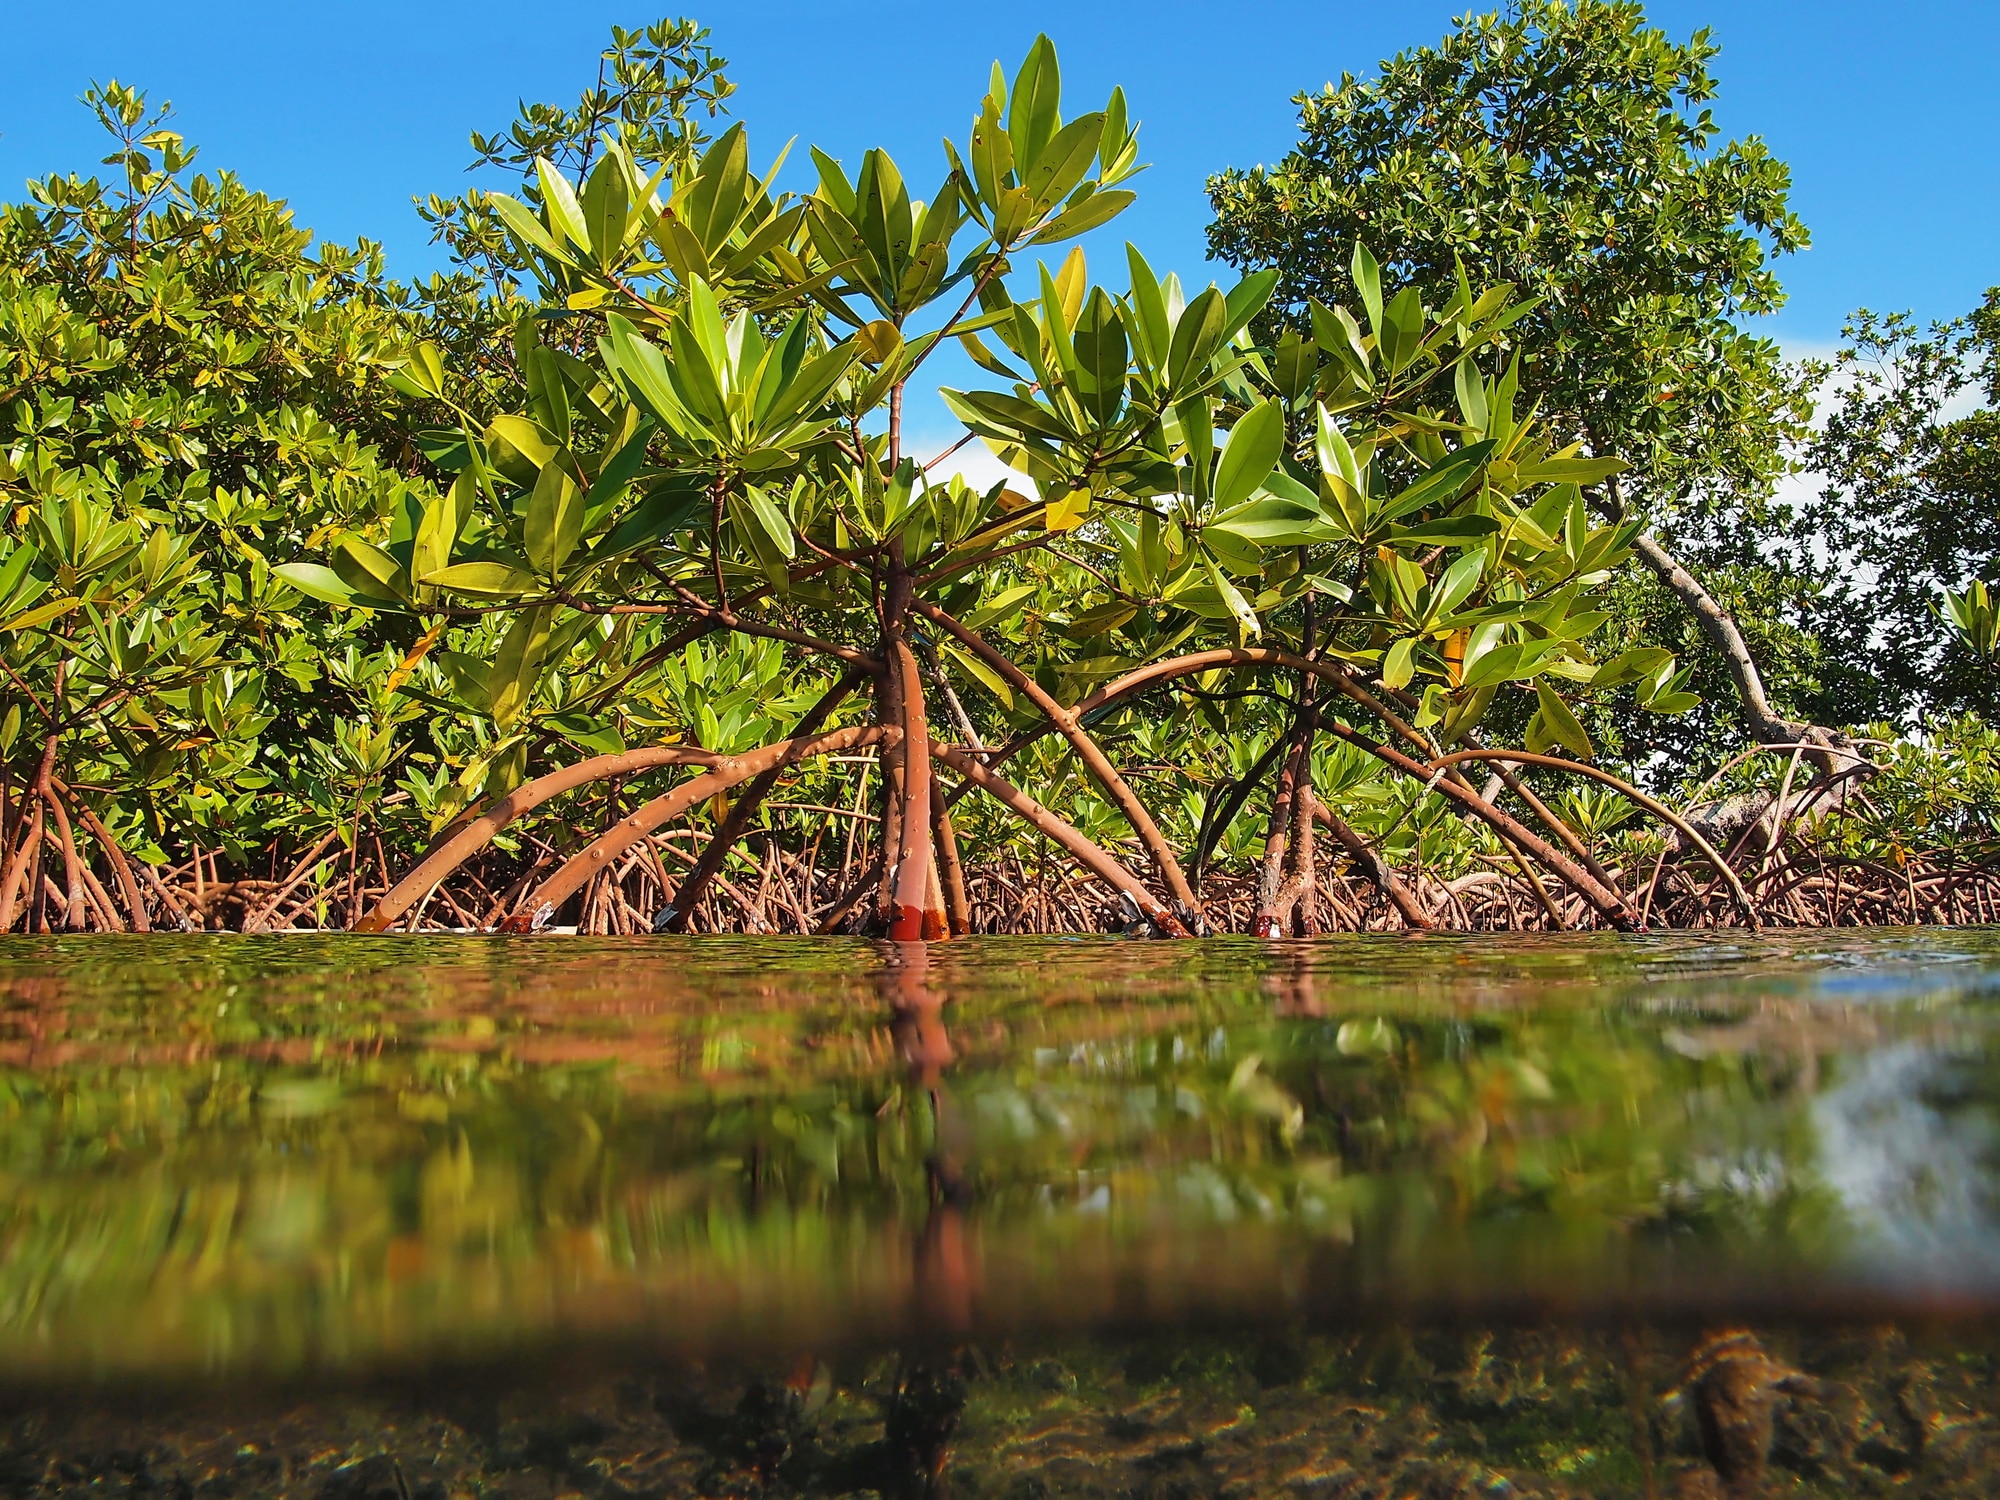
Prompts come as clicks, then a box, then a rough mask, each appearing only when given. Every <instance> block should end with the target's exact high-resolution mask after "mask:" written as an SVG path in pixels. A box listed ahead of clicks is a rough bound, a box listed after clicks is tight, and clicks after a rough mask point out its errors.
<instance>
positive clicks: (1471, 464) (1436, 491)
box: [1377, 439, 1493, 521]
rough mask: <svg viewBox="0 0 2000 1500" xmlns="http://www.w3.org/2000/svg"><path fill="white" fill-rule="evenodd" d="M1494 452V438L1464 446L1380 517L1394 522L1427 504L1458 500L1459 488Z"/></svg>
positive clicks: (1470, 480)
mask: <svg viewBox="0 0 2000 1500" xmlns="http://www.w3.org/2000/svg"><path fill="white" fill-rule="evenodd" d="M1492 452H1493V442H1492V440H1491V439H1487V440H1485V441H1482V442H1477V443H1470V444H1468V445H1467V446H1465V447H1463V448H1460V449H1459V450H1458V451H1457V452H1456V453H1454V454H1452V455H1451V456H1450V457H1449V458H1447V459H1445V460H1444V461H1443V462H1442V463H1440V464H1437V465H1436V466H1435V467H1433V468H1432V469H1431V470H1430V471H1429V472H1428V473H1427V474H1425V475H1424V477H1423V478H1421V479H1419V480H1418V481H1417V482H1416V483H1415V484H1413V485H1411V486H1410V487H1409V488H1408V489H1406V490H1404V491H1403V492H1402V493H1401V494H1400V495H1398V496H1396V498H1395V499H1393V500H1391V501H1390V502H1389V503H1388V504H1387V505H1385V506H1383V507H1382V513H1381V515H1380V516H1379V517H1378V518H1377V519H1378V520H1380V521H1394V520H1398V519H1400V518H1401V517H1403V516H1406V515H1408V514H1410V513H1411V512H1412V511H1417V510H1422V509H1424V507H1426V506H1429V505H1438V504H1442V503H1444V502H1445V501H1449V500H1455V499H1456V498H1457V497H1458V494H1459V491H1461V490H1463V489H1464V488H1465V487H1466V486H1467V485H1468V484H1470V483H1471V482H1472V478H1473V476H1474V475H1475V474H1477V473H1478V472H1479V469H1480V467H1481V465H1483V464H1484V463H1485V462H1486V460H1487V458H1488V457H1489V456H1490V455H1491V454H1492Z"/></svg>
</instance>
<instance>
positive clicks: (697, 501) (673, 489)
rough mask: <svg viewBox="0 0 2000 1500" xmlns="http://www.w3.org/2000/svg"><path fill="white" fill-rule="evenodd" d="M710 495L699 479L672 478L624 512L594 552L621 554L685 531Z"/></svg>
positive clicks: (598, 554) (609, 555)
mask: <svg viewBox="0 0 2000 1500" xmlns="http://www.w3.org/2000/svg"><path fill="white" fill-rule="evenodd" d="M707 498H708V497H707V492H706V491H705V490H704V488H703V487H702V486H701V485H700V483H698V482H697V481H694V480H682V479H676V480H673V481H670V482H669V483H667V484H665V485H662V486H661V487H660V488H658V489H655V490H654V491H652V492H651V493H650V494H648V495H647V496H646V498H645V499H644V500H641V501H640V502H639V503H638V504H637V505H636V506H634V507H633V508H632V510H631V511H630V512H628V513H627V514H626V515H624V516H621V517H620V518H619V520H618V524H617V525H616V526H613V527H612V528H611V530H610V532H609V533H607V534H606V536H605V538H604V540H603V541H602V542H600V543H598V544H597V546H596V548H595V549H594V552H593V555H594V556H595V557H597V558H598V559H599V560H603V559H607V558H613V557H618V556H621V555H622V554H624V553H627V552H633V551H637V550H638V549H639V548H641V547H643V546H646V545H647V544H648V543H650V542H658V541H662V540H664V539H665V538H667V537H670V536H672V535H673V534H674V533H675V532H677V531H683V530H685V529H686V528H687V527H688V526H689V525H691V524H692V523H693V521H694V519H695V517H696V516H697V515H698V514H699V513H700V512H701V510H702V509H703V507H704V505H705V504H706V501H707Z"/></svg>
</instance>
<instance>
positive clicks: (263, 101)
mask: <svg viewBox="0 0 2000 1500" xmlns="http://www.w3.org/2000/svg"><path fill="white" fill-rule="evenodd" d="M689 3H692V0H689ZM1464 8H1465V6H1464V4H1463V0H1460V3H1457V4H1452V3H1434V0H1375V3H1370V4H1356V3H1349V0H1318V3H1292V0H1237V3H1233V4H1223V5H1214V4H1210V5H1194V4H1181V3H1154V4H1146V5H1111V4H1099V3H1091V0H1069V3H1066V4H1062V5H1046V4H1016V5H1013V6H1010V7H997V8H995V7H975V6H958V5H953V4H949V3H945V4H938V3H930V4H907V3H884V4H874V5H855V4H841V3H837V0H820V3H815V4H794V3H779V0H717V3H711V5H710V6H709V8H708V9H707V10H706V11H705V12H703V11H696V12H695V13H696V14H698V15H699V16H700V17H701V19H702V20H703V21H704V22H705V23H706V24H708V25H710V26H711V27H712V28H713V30H714V33H715V36H714V42H715V45H716V47H717V48H718V50H719V51H721V52H722V54H723V55H724V56H726V57H728V58H729V59H730V62H731V68H730V72H731V75H732V76H733V78H734V79H735V80H736V82H737V84H738V86H739V92H738V94H737V96H736V98H735V100H734V101H733V102H734V107H735V110H736V113H737V114H738V115H739V116H740V117H741V118H743V119H745V120H746V121H747V122H748V124H749V127H750V130H751V139H752V149H753V154H754V155H755V156H756V157H757V158H759V159H760V160H762V159H766V158H767V157H768V154H769V153H771V152H773V151H775V150H776V148H777V147H778V146H780V145H781V144H782V143H783V142H784V141H785V139H786V138H787V137H790V136H794V135H796V136H798V137H799V139H800V144H801V149H800V150H799V151H798V153H797V157H796V159H797V160H798V161H800V162H802V161H803V160H804V151H803V149H802V148H803V145H804V144H805V143H807V142H816V143H818V144H820V145H821V146H822V147H824V148H825V149H827V150H829V151H831V152H832V153H833V154H835V155H837V156H844V157H846V158H848V159H849V160H850V162H851V161H852V160H853V159H854V158H855V157H856V156H858V155H859V153H860V152H861V151H862V150H863V149H865V148H866V147H868V146H871V145H882V146H886V147H888V148H889V149H890V150H891V151H892V152H893V153H894V154H895V155H896V157H897V159H898V161H899V162H900V163H901V164H902V165H903V167H904V170H905V172H906V173H907V175H909V176H910V177H911V178H913V179H914V181H913V183H912V186H913V189H915V190H918V191H920V192H922V193H923V194H924V195H925V196H928V190H929V188H930V186H931V184H932V180H933V179H935V178H936V177H938V176H940V175H941V173H942V156H941V153H940V151H939V148H938V145H937V142H938V139H939V137H940V136H941V135H943V134H945V133H947V132H949V133H951V134H952V135H954V136H955V137H959V138H962V137H963V136H964V134H965V129H966V126H967V124H968V122H969V120H970V118H971V112H972V108H973V106H974V104H975V103H976V101H977V99H978V97H979V95H980V94H981V93H982V92H983V91H984V85H985V79H986V71H987V68H988V65H989V64H990V62H991V61H992V60H993V59H994V58H995V57H999V58H1002V59H1004V60H1005V61H1006V62H1007V63H1008V65H1009V67H1010V68H1011V67H1012V65H1013V64H1014V63H1015V62H1016V61H1018V59H1019V58H1020V56H1021V54H1022V53H1023V52H1024V51H1025V49H1026V46H1027V44H1028V42H1029V40H1030V39H1031V38H1032V36H1033V35H1034V33H1035V32H1036V31H1037V30H1047V31H1048V32H1049V33H1050V34H1051V35H1052V36H1053V37H1054V38H1055V40H1056V43H1057V46H1058V48H1059V49H1060V51H1061V55H1062V62H1063V72H1064V83H1065V93H1066V96H1067V98H1066V103H1068V104H1069V109H1068V110H1067V112H1069V113H1077V112H1080V111H1081V110H1082V109H1084V108H1086V107H1088V108H1095V107H1097V106H1098V105H1099V104H1101V102H1102V100H1103V97H1104V96H1105V95H1106V94H1107V93H1108V92H1109V90H1110V88H1111V86H1112V85H1113V84H1114V83H1120V84H1123V85H1124V87H1125V89H1126V92H1127V94H1128V96H1129V97H1130V99H1131V101H1132V109H1133V113H1134V115H1135V116H1136V117H1137V118H1138V119H1140V120H1142V121H1143V123H1144V128H1143V130H1142V133H1141V138H1140V139H1141V144H1142V158H1143V159H1144V160H1147V161H1150V162H1152V163H1153V167H1152V170H1151V171H1149V172H1148V173H1146V174H1145V176H1144V177H1142V178H1141V179H1140V181H1139V182H1138V183H1137V184H1135V185H1136V186H1138V187H1139V188H1140V190H1141V196H1140V201H1139V203H1138V204H1137V205H1136V206H1135V207H1134V208H1133V209H1132V210H1131V211H1129V212H1128V213H1127V214H1126V215H1125V216H1124V217H1123V218H1121V219H1120V220H1119V221H1118V222H1117V223H1116V224H1115V225H1113V226H1112V227H1111V229H1110V230H1109V231H1105V232H1100V234H1099V235H1098V236H1096V237H1094V238H1093V242H1092V246H1093V251H1094V259H1096V260H1098V261H1099V262H1100V264H1099V265H1098V267H1097V268H1098V269H1099V270H1100V272H1101V274H1102V275H1103V276H1104V279H1106V280H1108V281H1113V282H1120V281H1122V280H1123V271H1122V266H1119V265H1116V264H1115V263H1102V262H1103V258H1104V257H1105V256H1106V254H1107V253H1110V252H1115V250H1116V245H1117V242H1118V241H1120V240H1123V239H1127V238H1129V239H1132V240H1134V241H1136V242H1137V243H1138V244H1139V245H1140V246H1141V247H1142V248H1143V249H1144V250H1145V251H1146V253H1147V255H1148V257H1149V259H1150V260H1151V261H1152V263H1153V264H1154V266H1155V267H1156V268H1159V269H1161V270H1165V269H1169V268H1177V269H1179V270H1180V271H1181V273H1182V275H1183V277H1184V278H1186V279H1189V280H1192V281H1195V282H1198V283H1199V282H1205V281H1207V280H1208V279H1209V278H1210V277H1211V276H1213V275H1216V274H1218V270H1217V268H1212V267H1209V266H1207V265H1205V264H1204V262H1203V261H1202V247H1203V240H1202V229H1203V226H1204V224H1205V223H1206V221H1207V213H1206V206H1205V202H1204V200H1203V197H1202V191H1201V186H1202V181H1203V178H1204V177H1205V176H1206V175H1207V174H1208V173H1209V172H1211V171H1214V170H1215V169H1217V168H1219V167H1222V166H1225V165H1249V164H1252V163H1255V162H1258V161H1273V160H1276V159H1277V158H1278V157H1280V156H1281V155H1283V153H1284V151H1285V150H1286V148H1287V146H1288V144H1289V143H1290V141H1291V139H1292V137H1293V108H1292V105H1291V102H1290V100H1291V96H1292V95H1293V94H1294V93H1296V92H1298V91H1299V90H1300V89H1302V88H1311V87H1317V86H1318V85H1320V84H1322V83H1324V82H1325V81H1326V80H1327V79H1329V78H1331V77H1337V76H1338V75H1339V74H1340V73H1341V72H1342V71H1343V70H1352V71H1356V72H1364V73H1365V72H1367V71H1369V70H1371V69H1372V68H1373V67H1374V65H1375V64H1376V62H1377V61H1378V60H1379V59H1380V58H1382V57H1384V56H1387V55H1388V54H1390V53H1392V52H1395V51H1397V50H1400V49H1402V48H1404V47H1409V46H1416V45H1420V44H1424V43H1428V42H1432V41H1435V40H1436V39H1437V38H1438V37H1439V36H1440V35H1442V34H1443V33H1444V32H1445V31H1446V30H1447V29H1448V26H1449V23H1450V19H1451V17H1452V15H1453V14H1454V13H1455V12H1457V11H1459V10H1462V9H1464ZM1650 14H1651V16H1652V19H1653V20H1654V21H1655V23H1656V24H1659V25H1662V26H1664V27H1666V28H1667V29H1668V30H1669V31H1670V32H1672V33H1673V34H1675V35H1676V36H1685V35H1686V34H1687V33H1689V32H1690V31H1692V30H1693V29H1695V28H1696V27H1698V26H1702V25H1707V26H1709V27H1711V28H1712V29H1713V31H1714V32H1715V34H1716V39H1717V40H1718V41H1719V42H1720V43H1721V45H1722V48H1723V51H1722V55H1721V57H1720V58H1719V59H1718V61H1717V63H1716V65H1715V66H1716V70H1717V72H1718V75H1719V77H1720V79H1721V84H1722V96H1721V99H1720V101H1719V103H1718V105H1717V107H1716V113H1717V117H1718V120H1719V122H1720V123H1721V125H1722V127H1723V129H1724V130H1725V131H1726V132H1729V133H1732V134H1745V133H1752V132H1754V133H1758V134H1761V135H1763V136H1764V137H1765V138H1766V139H1767V140H1768V141H1769V142H1770V144H1771V146H1772V148H1773V150H1775V151H1776V153H1777V154H1778V155H1779V156H1780V157H1782V158H1784V159H1786V160H1787V161H1789V162H1790V163H1791V164H1792V168H1793V176H1794V206H1795V207H1796V209H1797V210H1798V212H1799V213H1800V214H1801V215H1802V216H1803V217H1804V218H1805V220H1806V222H1807V224H1808V225H1809V226H1810V227H1811V229H1812V232H1813V239H1814V247H1813V249H1812V250H1810V251H1809V252H1807V253H1806V254H1803V255H1800V256H1796V257H1793V258H1791V259H1790V260H1788V261H1787V262H1785V263H1784V264H1783V266H1782V267H1781V270H1782V273H1783V276H1784V279H1785V282H1786V285H1787V287H1788V288H1789V290H1790V292H1791V304H1790V306H1789V307H1788V308H1787V309H1786V310H1785V312H1784V313H1783V314H1781V315H1780V317H1779V318H1778V319H1776V320H1773V323H1772V331H1773V332H1775V333H1776V334H1777V335H1778V336H1779V337H1781V338H1782V339H1783V340H1784V341H1785V342H1786V343H1787V344H1788V345H1789V346H1791V347H1794V348H1798V349H1807V348H1817V347H1822V346H1825V345H1828V344H1830V343H1831V342H1832V341H1833V340H1834V339H1835V338H1836V337H1837V335H1838V332H1839V328H1840V323H1841V319H1842V317H1843V316H1844V315H1845V314H1846V313H1847V312H1848V311H1849V310H1850V309H1852V308H1854V307H1856V306H1858V305H1862V304H1867V305H1870V306H1874V307H1876V308H1878V309H1902V308H1911V309H1914V310H1915V311H1916V312H1917V313H1918V314H1919V315H1921V316H1924V317H1947V316H1951V315H1953V314H1955V313H1958V312H1961V311H1963V310H1965V309H1966V308H1968V307H1970V306H1971V305H1972V304H1973V303H1974V302H1975V301H1976V300H1977V298H1978V297H1979V295H1980V293H1981V292H1982V291H1983V290H1984V289H1985V287H1986V286H1988V285H1989V284H1991V283H1994V282H2000V255H1996V254H1995V253H1994V250H1993V246H1994V245H1995V243H1996V229H2000V222H1996V221H2000V154H1996V153H1995V152H1994V151H1993V150H1992V147H1991V143H1992V140H1993V137H1994V134H1995V125H1996V123H2000V122H1996V114H2000V89H1996V88H1994V86H1993V82H1992V74H1991V63H1992V58H1993V57H1994V56H1995V55H1996V51H1997V50H2000V7H1993V6H1990V5H1981V4H1970V3H1961V4H1947V3H1940V0H1904V3H1901V4H1898V5H1894V6H1889V5H1882V4H1879V3H1877V4H1861V3H1853V0H1818V3H1794V0H1785V3H1779V0H1768V3H1745V0H1736V3H1734V4H1730V5H1720V4H1716V3H1714V0H1706V3H1698V4H1690V3H1682V0H1673V3H1656V4H1654V5H1653V6H1652V7H1651V11H1650ZM646 19H649V15H648V12H647V11H646V9H645V8H644V5H643V3H641V4H637V5H635V4H633V3H631V0H626V3H621V4H616V5H605V4H599V3H595V0H583V3H579V0H570V3H566V4H561V5H556V4H549V3H546V0H544V3H542V4H538V5H527V4H521V3H518V0H487V3H485V4H482V5H479V6H476V7H475V6H468V5H463V4H453V5H445V4H438V3H431V0H402V3H396V4H388V3H382V0H350V3H347V4H344V5H340V6H305V5H299V4H296V3H283V0H280V3H275V4H274V3H272V0H263V3H258V4H234V3H220V0H211V3H203V0H186V3H183V4H180V5H175V6H159V5H153V4H148V5H137V4H129V3H125V0H96V3H92V4H87V5H86V4H63V5H58V4H52V3H49V0H15V4H14V6H13V7H12V8H11V15H10V20H9V24H8V31H9V37H8V43H9V44H8V46H7V47H6V48H5V50H4V53H0V193H4V194H5V196H7V197H10V198H11V197H14V196H17V195H18V193H19V191H20V188H19V185H20V183H21V182H22V180H23V179H24V178H26V177H29V176H31V175H39V174H42V173H45V172H48V171H52V170H57V169H61V170H88V169H90V168H91V166H92V165H93V164H94V162H95V160H96V158H97V157H98V156H100V155H101V154H102V150H101V148H100V146H99V143H98V141H97V139H95V138H94V135H95V128H94V126H93V125H92V124H91V123H90V121H89V118H88V116H87V114H86V112H85V111H84V110H83V109H82V107H81V106H80V105H78V104H76V103H75V102H74V101H75V98H76V96H77V95H78V94H79V93H81V92H82V91H83V89H84V87H85V86H86V85H87V84H88V83H89V82H90V81H91V80H92V79H93V78H95V79H108V78H112V77H116V78H118V79H120V80H121V81H124V82H126V83H130V84H135V85H138V86H141V87H144V88H146V89H148V90H149V91H150V92H151V93H152V94H153V96H154V98H155V99H156V100H157V99H162V98H171V99H172V100H173V102H174V104H175V106H176V109H177V113H178V125H179V128H180V129H181V130H182V131H183V132H184V133H185V134H187V135H188V136H189V138H190V139H192V140H194V141H196V142H198V143H199V144H200V145H201V146H202V147H203V153H204V155H203V159H204V162H205V163H206V164H209V165H214V166H229V167H233V168H235V169H236V170H238V171H239V172H241V173H242V174H243V175H244V177H245V178H247V179H248V180H249V181H251V182H252V183H253V184H254V185H256V186H258V187H261V188H264V189H266V190H268V191H271V192H273V193H276V194H279V195H282V196H285V197H288V198H290V199H291V200H292V202H293V203H294V204H295V205H296V206H297V208H298V210H299V213H300V217H301V219H302V220H303V221H304V222H306V223H309V224H311V225H312V226H313V227H314V228H316V229H317V230H319V231H320V232H321V233H323V234H326V235H329V236H333V237H336V238H342V239H351V238H353V237H355V236H357V235H363V234H366V235H369V236H371V237H374V238H378V239H381V240H382V241H384V242H385V243H386V244H387V246H388V249H389V254H390V259H391V266H392V269H394V270H396V271H398V272H413V271H421V270H424V269H428V268H429V267H430V266H431V265H433V264H435V256H434V252H433V251H431V250H430V248H429V247H428V246H427V245H426V243H425V233H424V230H423V227H422V225H421V224H420V223H419V222H418V220H417V218H416V215H415V214H414V212H413V211H412V209H411V208H410V198H411V196H412V195H414V194H419V193H424V192H429V191H434V190H435V191H443V192H453V191H457V190H458V189H459V186H460V184H462V183H463V181H464V180H465V179H464V177H463V168H464V166H465V164H466V161H467V158H468V155H469V152H468V150H467V147H466V144H465V139H466V133H467V131H468V130H469V129H472V128H475V127H476V128H480V129H485V130H492V129H496V128H498V127H500V126H501V125H503V124H504V123H505V122H506V121H507V120H508V119H510V118H511V115H512V112H513V108H514V104H515V101H516V99H518V98H529V99H561V100H565V101H567V100H570V99H573V98H574V96H575V94H576V92H577V91H578V90H579V89H580V88H581V87H582V85H583V83H584V82H585V81H586V80H587V78H588V77H589V76H591V74H592V73H593V72H594V69H595V57H596V54H597V51H598V49H599V48H600V47H601V46H602V45H603V41H604V38H605V34H606V30H607V28H608V26H609V25H610V24H611V23H612V22H614V21H618V22H623V23H625V24H637V23H638V22H641V21H643V20H646ZM1223 274H1225V275H1226V273H1223Z"/></svg>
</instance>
